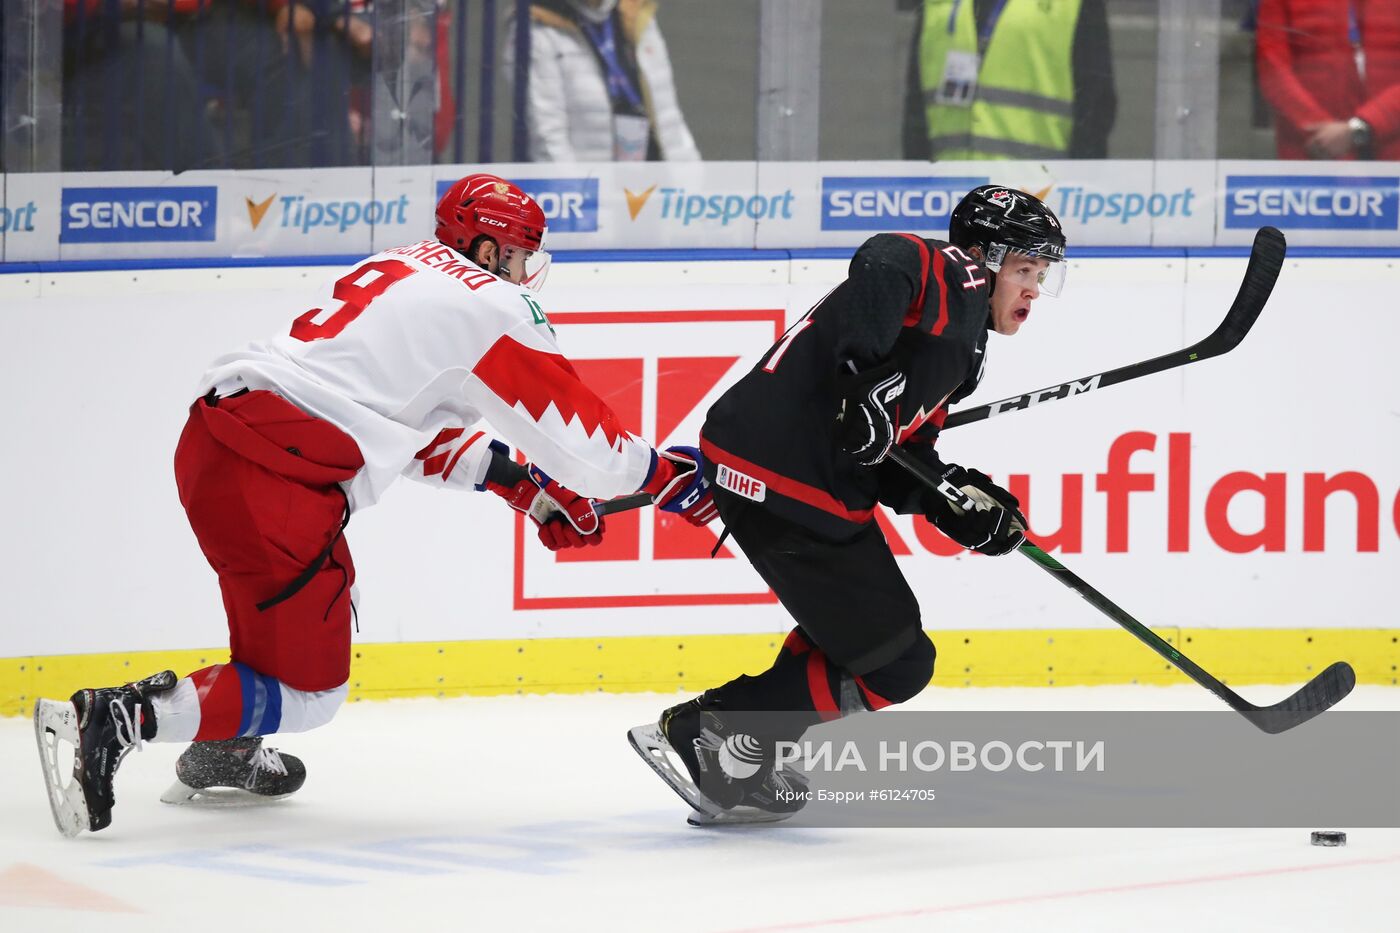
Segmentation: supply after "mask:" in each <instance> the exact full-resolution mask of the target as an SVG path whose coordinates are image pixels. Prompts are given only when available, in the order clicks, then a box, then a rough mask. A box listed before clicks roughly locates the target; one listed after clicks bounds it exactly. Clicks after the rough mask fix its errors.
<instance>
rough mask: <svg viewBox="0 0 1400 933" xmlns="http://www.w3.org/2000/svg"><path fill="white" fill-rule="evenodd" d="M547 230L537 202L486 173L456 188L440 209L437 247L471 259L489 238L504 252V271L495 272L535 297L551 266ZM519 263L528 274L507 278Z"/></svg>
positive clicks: (440, 202)
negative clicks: (470, 252) (477, 246)
mask: <svg viewBox="0 0 1400 933" xmlns="http://www.w3.org/2000/svg"><path fill="white" fill-rule="evenodd" d="M546 224H547V222H546V221H545V216H544V211H543V210H541V209H540V206H539V204H537V203H535V199H534V198H532V197H530V196H529V195H528V194H526V193H525V192H524V191H521V190H520V188H519V187H518V186H516V185H513V184H511V183H510V182H508V181H506V180H505V179H504V178H501V177H500V176H499V175H490V174H487V173H485V172H478V173H477V174H475V175H468V176H466V177H465V178H462V179H460V180H458V181H457V182H455V183H454V184H453V185H452V187H450V188H448V189H447V191H446V192H445V193H444V194H443V196H442V199H441V200H440V201H438V206H437V238H438V242H440V243H442V244H443V245H444V246H449V247H451V248H452V249H455V250H457V251H459V252H461V253H466V252H467V251H468V250H469V249H470V248H471V246H472V244H473V243H474V242H475V241H476V239H477V238H478V237H488V238H490V239H491V240H494V241H495V243H496V245H497V246H498V247H499V248H500V251H501V262H500V268H499V269H493V270H491V271H493V272H499V273H500V274H502V275H503V276H505V277H506V278H509V279H511V281H517V282H519V283H520V284H523V285H528V286H529V287H531V288H533V289H535V290H536V291H538V290H539V288H540V286H542V285H543V284H544V276H545V272H546V270H547V269H548V265H549V254H548V253H547V252H545V251H544V249H543V248H542V247H543V244H544V233H545V227H546ZM517 257H518V259H517ZM517 263H519V265H520V268H521V269H522V270H523V271H520V272H519V273H517V274H518V275H519V278H517V277H516V276H515V275H512V274H508V270H511V269H512V268H513V267H514V266H516V264H517Z"/></svg>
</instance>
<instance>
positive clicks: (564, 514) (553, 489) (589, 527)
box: [486, 446, 603, 551]
mask: <svg viewBox="0 0 1400 933" xmlns="http://www.w3.org/2000/svg"><path fill="white" fill-rule="evenodd" d="M494 449H495V448H494V446H493V450H494ZM507 464H508V466H507ZM512 468H513V469H512ZM486 488H487V489H489V490H491V491H492V492H494V493H495V494H496V495H498V496H500V497H501V498H502V499H505V500H506V503H507V504H509V505H510V507H511V508H513V509H515V510H516V511H517V512H524V513H525V514H526V515H528V516H530V520H531V521H533V522H534V523H535V524H536V525H538V526H539V532H540V542H541V543H542V544H544V546H545V547H547V548H549V549H550V550H551V551H558V550H562V549H564V548H571V547H592V546H593V545H595V544H602V543H603V519H602V517H601V516H599V515H598V513H597V512H596V511H594V509H593V500H592V499H585V498H583V497H582V496H580V495H578V494H577V493H575V492H574V491H572V490H570V489H566V488H565V487H563V486H560V485H559V484H558V483H556V482H555V481H554V480H552V479H550V478H549V476H547V475H546V474H545V472H544V471H543V470H541V469H540V468H539V467H537V466H535V465H533V464H530V465H529V466H528V467H522V466H520V465H519V464H517V463H515V462H513V461H511V460H509V459H507V458H505V457H493V458H492V463H491V466H490V467H488V468H487V471H486Z"/></svg>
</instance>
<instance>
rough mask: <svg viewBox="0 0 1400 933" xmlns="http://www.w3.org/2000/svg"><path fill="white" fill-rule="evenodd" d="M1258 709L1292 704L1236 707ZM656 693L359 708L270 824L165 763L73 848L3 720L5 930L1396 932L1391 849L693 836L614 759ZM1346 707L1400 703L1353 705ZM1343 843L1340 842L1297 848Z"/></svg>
mask: <svg viewBox="0 0 1400 933" xmlns="http://www.w3.org/2000/svg"><path fill="white" fill-rule="evenodd" d="M1244 692H1246V693H1247V694H1248V695H1249V696H1250V697H1251V699H1254V700H1255V701H1256V702H1273V701H1274V700H1275V699H1277V698H1280V697H1281V696H1282V695H1283V694H1284V693H1285V692H1286V688H1271V687H1252V688H1248V689H1247V690H1245V691H1244ZM671 702H675V699H674V698H673V697H670V696H657V695H625V696H616V695H597V696H573V697H560V696H555V697H502V698H491V699H474V698H467V699H458V700H446V701H444V700H404V701H394V702H383V703H360V704H354V705H351V706H348V707H347V708H345V709H344V710H343V711H342V712H341V714H340V715H339V716H338V717H337V718H336V720H335V721H334V722H333V723H331V724H330V725H329V726H327V727H325V728H323V729H321V730H318V731H316V732H313V733H309V734H306V735H291V736H284V737H281V738H279V739H278V740H276V741H275V742H274V743H273V744H277V745H279V746H281V747H282V748H284V749H286V750H288V751H291V752H294V753H295V754H297V755H299V756H301V757H302V758H303V759H304V760H305V761H306V762H307V765H308V771H309V777H308V779H307V783H306V786H305V787H304V788H303V789H302V791H301V792H300V793H299V794H297V795H296V796H295V797H293V798H291V799H289V800H286V801H284V802H281V803H278V804H273V805H269V806H263V807H259V808H243V809H225V810H195V809H192V808H188V807H186V808H176V807H171V806H167V805H163V804H161V803H159V802H158V800H157V798H158V796H159V794H160V793H161V791H162V790H164V788H165V787H166V786H167V785H168V783H169V782H170V779H171V775H172V765H173V762H174V759H175V756H176V755H177V754H178V752H179V750H180V749H179V747H177V746H168V745H147V746H146V748H145V749H144V750H143V751H142V752H140V753H139V754H133V755H131V756H129V757H128V758H127V760H126V762H125V763H124V764H123V765H122V769H121V772H120V774H119V775H118V780H117V788H116V789H117V808H116V811H115V819H114V823H113V825H112V826H111V828H109V829H107V830H105V831H103V832H101V833H97V834H84V835H83V836H81V837H79V838H77V839H75V840H68V839H64V838H62V837H60V836H59V835H58V833H57V832H56V831H55V829H54V826H53V822H52V819H51V817H50V814H49V811H48V807H47V806H46V804H45V800H44V793H43V789H42V781H41V778H40V770H39V765H38V761H37V757H36V753H35V749H34V739H33V731H32V726H31V723H30V722H29V721H28V720H24V719H3V720H0V761H2V762H3V768H0V931H5V933H19V931H25V933H29V931H42V933H48V931H65V930H75V931H84V933H90V931H94V930H101V931H102V933H119V931H126V930H133V931H141V933H151V931H163V930H175V929H180V930H186V931H190V933H214V931H223V930H237V931H240V933H242V931H252V930H257V931H262V930H267V931H285V933H300V931H303V930H321V929H328V930H333V931H336V933H346V931H357V930H373V931H384V933H388V931H399V930H413V931H429V930H510V931H515V930H521V931H535V930H570V931H582V930H646V931H652V930H664V931H668V933H669V931H692V930H695V931H701V930H703V931H740V930H748V931H753V930H765V931H768V930H843V931H844V930H878V931H888V930H938V931H940V933H941V931H959V930H979V931H980V930H994V931H1020V930H1037V931H1040V930H1073V931H1090V930H1105V931H1110V930H1111V931H1133V933H1141V931H1154V930H1163V931H1165V930H1171V931H1181V930H1195V931H1213V930H1230V931H1232V933H1242V931H1256V930H1299V931H1303V930H1307V931H1314V930H1319V929H1325V930H1338V931H1371V930H1375V931H1394V930H1400V911H1397V906H1396V881H1397V879H1400V830H1377V829H1366V828H1363V827H1317V826H1314V827H1307V826H1302V827H1296V828H1292V829H1253V830H1240V829H1230V830H1221V829H1210V830H1185V829H1178V830H1143V829H1133V830H1024V829H1021V830H1008V829H996V830H991V829H957V830H942V829H898V830H891V829H885V830H871V829H866V830H857V829H842V830H831V829H802V828H791V827H789V828H784V827H782V826H768V827H750V828H742V829H737V830H736V829H733V828H730V829H726V830H715V829H708V830H706V829H694V828H691V827H689V826H687V825H686V823H685V816H686V812H687V811H686V807H685V806H684V804H683V803H682V802H681V801H680V800H679V799H678V798H676V797H675V796H674V795H673V794H672V792H671V791H670V790H669V789H668V788H666V787H665V786H664V785H663V784H662V783H661V782H660V781H659V780H657V779H656V778H655V777H654V776H653V775H652V773H651V772H650V771H649V770H648V769H647V768H646V766H645V765H644V764H643V762H642V761H641V760H640V759H638V758H637V757H636V756H635V755H634V754H633V753H632V751H631V750H630V748H628V746H627V743H626V739H625V733H626V730H627V728H628V727H629V726H632V725H636V724H638V723H641V722H644V721H647V720H651V719H654V717H655V715H656V713H657V712H658V711H659V710H660V709H661V708H662V707H663V706H664V705H667V704H669V703H671ZM1216 705H1217V704H1216V701H1215V700H1214V698H1212V697H1210V696H1209V695H1208V694H1205V693H1204V692H1203V691H1201V690H1200V689H1199V688H1196V687H1194V686H1183V687H1173V688H1150V687H1115V688H1058V689H1053V690H1049V689H1040V690H1012V689H1003V690H971V689H933V690H929V691H926V692H925V693H924V694H923V695H922V696H921V697H920V698H919V699H918V700H916V701H915V703H914V704H911V706H914V707H917V708H922V709H1213V708H1216ZM1346 707H1347V708H1350V709H1400V691H1397V690H1396V689H1394V688H1383V687H1370V688H1367V687H1362V688H1358V690H1357V691H1356V693H1355V694H1353V696H1352V697H1351V698H1350V699H1349V700H1348V701H1347V702H1346ZM1323 828H1327V829H1332V828H1338V829H1347V830H1349V836H1350V838H1349V845H1348V846H1347V847H1346V848H1335V849H1325V848H1316V847H1313V846H1311V845H1309V841H1308V831H1309V830H1310V829H1323Z"/></svg>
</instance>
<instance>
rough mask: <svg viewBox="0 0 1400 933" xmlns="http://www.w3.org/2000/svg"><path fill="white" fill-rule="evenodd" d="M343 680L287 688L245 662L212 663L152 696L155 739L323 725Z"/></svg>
mask: <svg viewBox="0 0 1400 933" xmlns="http://www.w3.org/2000/svg"><path fill="white" fill-rule="evenodd" d="M347 693H349V685H348V684H341V685H340V686H339V687H336V688H335V689H333V690H321V691H315V692H310V691H305V690H293V689H292V688H291V687H288V686H287V685H286V684H284V683H282V682H281V681H279V680H277V679H276V678H275V677H269V676H267V675H266V674H259V673H258V672H257V671H255V670H253V669H252V668H251V667H248V666H247V665H246V664H239V663H237V662H234V663H231V664H216V665H214V666H213V667H206V668H204V669H203V670H198V671H195V672H194V673H193V674H191V675H189V676H188V677H184V678H181V679H180V681H179V682H178V683H177V684H176V685H175V688H174V689H173V690H170V691H167V692H165V693H161V694H157V695H155V696H153V697H152V708H153V710H154V712H155V719H156V734H155V736H154V737H153V738H152V741H155V742H191V741H200V742H203V741H212V740H216V739H231V738H234V737H236V736H251V735H270V734H271V733H274V732H305V731H307V730H308V729H314V728H316V727H317V726H322V725H325V724H326V723H328V722H330V721H331V719H332V718H333V717H334V716H335V712H336V710H338V709H339V708H340V705H341V704H342V703H344V702H345V697H346V694H347Z"/></svg>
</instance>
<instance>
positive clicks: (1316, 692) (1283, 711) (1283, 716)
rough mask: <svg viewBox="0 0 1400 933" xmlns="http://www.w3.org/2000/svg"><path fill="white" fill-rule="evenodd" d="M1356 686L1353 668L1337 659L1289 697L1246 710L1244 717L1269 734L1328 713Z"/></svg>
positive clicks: (1276, 733)
mask: <svg viewBox="0 0 1400 933" xmlns="http://www.w3.org/2000/svg"><path fill="white" fill-rule="evenodd" d="M1355 686H1356V671H1354V670H1352V669H1351V665H1350V664H1348V663H1347V662H1345V661H1338V662H1337V663H1336V664H1333V665H1332V666H1331V667H1329V668H1327V670H1325V671H1323V672H1322V673H1321V674H1318V675H1317V676H1316V677H1314V678H1313V679H1312V680H1310V681H1308V682H1307V683H1305V684H1303V686H1302V688H1301V689H1299V690H1298V692H1297V693H1295V694H1293V695H1292V696H1291V697H1288V698H1287V699H1285V700H1283V701H1282V702H1280V703H1275V704H1274V705H1273V706H1264V707H1255V708H1254V709H1253V710H1250V711H1245V712H1244V716H1245V718H1246V719H1248V720H1249V721H1250V722H1252V723H1254V725H1256V726H1258V727H1259V728H1260V729H1262V730H1264V731H1265V732H1267V733H1269V734H1270V735H1278V734H1279V733H1280V732H1287V731H1288V730H1289V729H1292V728H1293V727H1294V726H1300V725H1302V724H1303V723H1305V722H1307V721H1308V720H1309V719H1312V718H1313V717H1314V716H1317V715H1318V714H1320V713H1325V712H1327V710H1329V709H1331V708H1332V707H1334V706H1336V705H1337V704H1338V703H1340V702H1341V701H1342V700H1343V699H1344V698H1345V697H1346V695H1347V694H1348V693H1351V690H1352V688H1353V687H1355Z"/></svg>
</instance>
